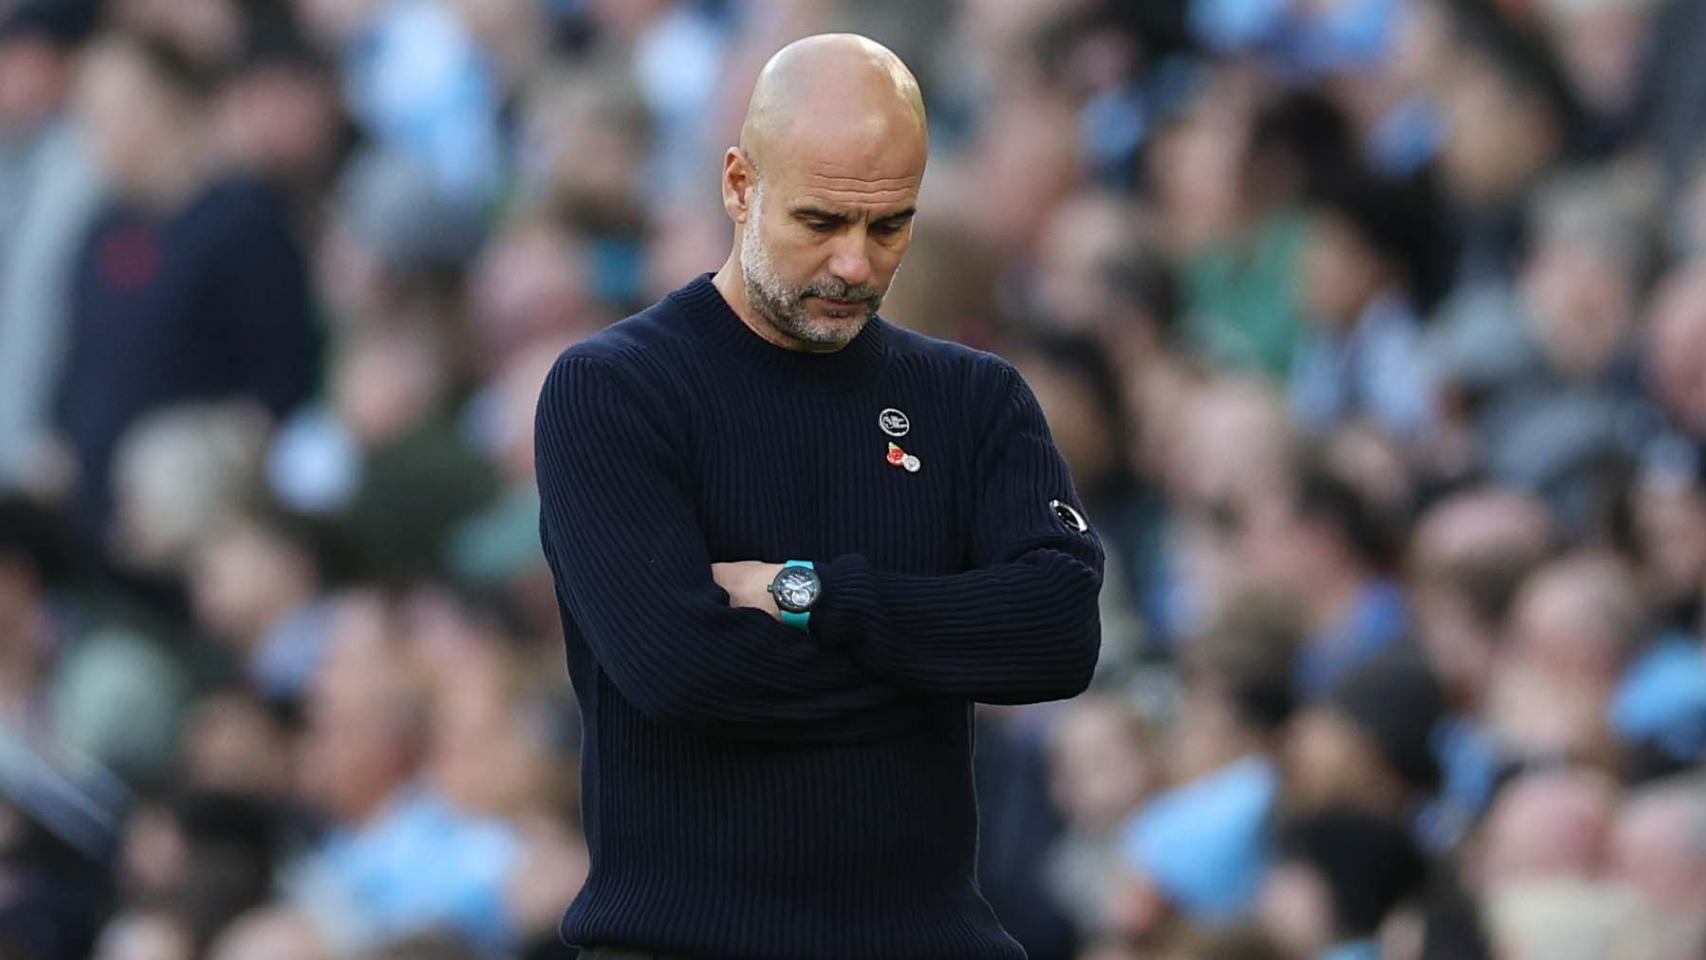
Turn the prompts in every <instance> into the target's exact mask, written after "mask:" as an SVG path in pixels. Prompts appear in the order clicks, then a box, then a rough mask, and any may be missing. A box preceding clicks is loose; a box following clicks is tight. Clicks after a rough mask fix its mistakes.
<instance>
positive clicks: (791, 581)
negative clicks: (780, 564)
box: [772, 567, 818, 613]
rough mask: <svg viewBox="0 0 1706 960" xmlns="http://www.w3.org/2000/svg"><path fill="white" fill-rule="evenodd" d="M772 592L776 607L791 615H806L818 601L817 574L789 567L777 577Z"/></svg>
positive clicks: (800, 568) (807, 569)
mask: <svg viewBox="0 0 1706 960" xmlns="http://www.w3.org/2000/svg"><path fill="white" fill-rule="evenodd" d="M773 586H774V590H773V591H772V592H773V593H774V594H775V596H776V605H777V606H778V607H781V608H782V609H783V610H787V611H789V612H790V613H804V612H805V611H807V610H810V609H811V606H812V604H813V603H814V602H816V600H817V592H818V578H817V573H816V572H815V571H813V570H811V569H809V568H807V567H788V568H786V569H784V570H783V571H782V572H781V573H779V574H777V575H776V580H775V583H774V584H773Z"/></svg>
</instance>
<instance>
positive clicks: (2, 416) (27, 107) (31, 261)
mask: <svg viewBox="0 0 1706 960" xmlns="http://www.w3.org/2000/svg"><path fill="white" fill-rule="evenodd" d="M94 25H95V9H94V7H93V5H92V4H87V3H83V2H80V0H30V2H28V3H17V4H14V5H12V7H11V9H10V10H0V78H4V82H3V83H0V87H3V88H4V89H5V91H6V92H5V93H4V94H0V184H4V185H3V186H0V486H15V485H20V484H28V485H31V486H36V487H52V486H54V485H55V484H56V483H57V482H58V480H59V477H58V476H57V473H58V471H57V470H56V464H55V463H54V456H53V453H52V449H51V442H50V435H51V433H52V430H51V425H52V412H53V388H54V372H55V371H56V370H57V369H58V367H59V362H60V357H61V355H62V354H63V353H64V352H65V351H66V350H67V349H68V348H69V344H70V332H69V330H68V327H69V326H70V318H69V311H68V310H67V304H66V301H65V295H64V294H65V291H66V290H67V289H68V288H69V287H70V284H71V275H72V268H73V263H74V261H75V259H76V252H77V244H78V242H79V241H80V240H81V239H82V235H83V232H84V230H85V229H86V227H87V224H88V222H89V220H90V218H91V217H93V216H94V213H95V210H96V206H97V204H98V202H99V200H100V184H99V179H98V173H97V171H96V168H95V163H94V158H93V156H92V153H91V150H90V146H89V143H88V140H87V137H86V131H84V130H83V129H82V128H81V127H80V126H79V125H78V124H77V123H76V121H75V119H74V117H73V116H72V112H71V109H70V106H71V105H70V99H71V90H72V87H73V85H74V82H75V78H76V70H75V67H76V59H75V58H76V55H77V53H78V51H79V49H80V48H81V46H82V44H83V41H84V40H85V39H86V38H87V35H88V33H89V32H90V30H92V29H93V27H94Z"/></svg>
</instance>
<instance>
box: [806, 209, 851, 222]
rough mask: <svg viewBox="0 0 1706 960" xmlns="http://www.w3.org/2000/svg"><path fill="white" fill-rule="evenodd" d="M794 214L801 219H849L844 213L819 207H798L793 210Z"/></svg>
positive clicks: (831, 220) (830, 220)
mask: <svg viewBox="0 0 1706 960" xmlns="http://www.w3.org/2000/svg"><path fill="white" fill-rule="evenodd" d="M794 216H796V217H798V218H800V219H801V220H828V221H829V222H831V223H846V222H847V221H848V219H849V218H848V216H847V215H846V214H845V213H835V212H834V211H830V210H824V209H821V208H819V207H799V208H797V209H795V210H794Z"/></svg>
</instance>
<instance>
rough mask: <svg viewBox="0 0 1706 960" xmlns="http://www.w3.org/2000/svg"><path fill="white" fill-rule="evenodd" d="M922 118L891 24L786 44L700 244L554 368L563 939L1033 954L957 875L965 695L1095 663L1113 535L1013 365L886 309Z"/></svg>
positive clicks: (963, 836)
mask: <svg viewBox="0 0 1706 960" xmlns="http://www.w3.org/2000/svg"><path fill="white" fill-rule="evenodd" d="M926 139H927V136H926V127H925V118H924V106H923V101H922V99H921V98H920V96H919V92H918V85H917V82H916V81H914V80H913V78H912V75H911V73H910V72H909V71H908V70H907V69H906V67H905V66H904V65H903V64H902V63H901V62H900V61H899V60H898V59H897V58H896V57H895V56H894V54H892V53H891V52H889V51H888V50H886V49H884V48H883V47H881V46H879V45H878V44H875V43H873V42H871V41H870V40H866V39H864V38H862V37H855V36H848V35H832V36H819V37H811V38H807V39H805V40H801V41H799V42H797V43H795V44H792V45H790V46H789V47H787V48H785V49H783V50H782V51H781V52H780V53H778V54H777V55H776V56H775V57H774V58H773V59H772V60H771V61H770V62H769V64H767V65H766V66H765V68H764V70H763V72H762V73H761V74H760V76H759V78H758V82H757V85H756V88H755V89H754V90H753V94H752V101H751V106H750V108H749V112H748V116H747V120H746V123H745V125H744V127H743V129H742V131H741V142H740V145H739V146H737V147H733V148H731V149H730V150H729V151H728V152H727V154H726V155H725V156H724V160H723V171H722V190H723V204H724V206H725V208H726V209H727V210H728V213H729V216H730V218H731V219H733V221H734V224H735V240H734V246H733V249H732V250H731V251H730V253H729V256H728V260H727V261H726V262H725V263H724V264H723V266H722V269H720V270H718V271H717V272H716V273H715V274H714V275H713V274H705V275H703V276H701V277H699V278H698V279H696V280H694V281H693V282H691V283H689V284H687V285H686V286H685V287H682V288H681V289H679V290H676V291H674V292H673V293H671V294H669V296H667V297H665V298H664V299H663V300H662V301H660V302H659V303H657V304H655V305H653V306H652V307H650V308H648V309H646V310H645V311H643V312H641V313H639V314H637V315H636V316H633V317H630V318H628V319H627V320H624V321H622V322H621V323H618V324H616V325H615V326H613V327H611V328H609V329H608V330H605V331H604V332H602V333H600V334H598V335H596V336H594V337H592V338H590V339H588V340H586V341H584V342H582V343H580V344H578V345H576V346H575V347H573V348H571V349H569V350H568V351H566V352H565V353H564V354H563V356H562V357H561V358H559V359H558V361H557V363H556V365H555V367H554V368H553V369H552V371H551V374H550V376H549V377H548V378H547V380H546V383H545V387H544V390H543V393H542V395H541V397H540V401H539V408H538V419H537V431H536V444H537V450H538V458H537V463H538V468H537V469H538V477H539V487H540V492H541V497H542V500H543V509H542V511H541V520H540V529H541V535H542V539H543V541H544V546H545V552H546V556H547V558H548V559H549V561H550V564H551V569H552V573H553V575H554V577H555V580H556V586H557V596H558V601H559V607H560V609H561V613H562V617H563V626H564V636H565V640H566V643H567V647H568V663H569V675H570V678H571V680H572V681H573V683H574V687H575V693H576V696H577V697H578V698H579V701H580V705H581V709H582V713H583V717H584V728H583V729H584V735H583V748H582V766H581V770H582V778H583V786H582V814H583V820H584V826H585V831H586V838H587V847H588V850H589V852H590V854H591V858H592V867H591V872H590V875H589V876H588V878H587V882H586V886H585V888H584V889H583V890H582V892H581V893H580V895H579V896H578V897H577V898H576V899H575V901H574V903H573V904H572V905H571V906H570V907H569V909H568V913H567V915H566V916H565V917H564V920H563V927H562V932H563V935H564V938H565V939H566V940H567V941H568V942H569V943H572V944H575V945H578V946H580V947H582V948H583V953H582V956H583V957H590V958H606V960H609V958H632V957H661V958H672V957H679V958H741V960H765V958H776V960H781V958H811V960H833V958H849V960H851V958H860V960H870V958H876V957H897V958H899V957H904V958H908V960H931V958H943V960H946V958H968V960H969V958H980V960H1002V958H1020V957H1023V956H1024V951H1023V950H1022V949H1021V948H1020V947H1019V945H1018V944H1017V943H1015V942H1014V941H1013V939H1012V938H1011V937H1009V936H1008V935H1007V934H1006V933H1005V932H1003V930H1002V929H1001V926H1000V924H999V923H998V922H997V921H996V919H995V917H994V916H993V915H992V913H991V911H990V908H989V906H988V904H987V903H986V902H985V900H984V899H983V897H982V895H981V894H980V893H979V892H978V888H977V886H976V883H975V880H974V879H973V878H974V876H975V860H976V835H977V807H976V803H975V798H974V796H973V789H972V778H971V749H972V744H971V733H970V731H971V710H972V704H973V703H976V702H984V703H1030V702H1035V701H1042V700H1054V699H1060V698H1064V697H1070V696H1073V695H1074V694H1076V693H1078V692H1079V691H1080V690H1082V689H1084V687H1085V686H1086V684H1087V683H1088V682H1089V679H1090V674H1091V672H1092V670H1093V669H1094V667H1095V663H1096V655H1097V648H1098V643H1099V633H1100V628H1099V624H1098V621H1097V614H1096V595H1097V592H1098V590H1099V588H1100V585H1101V580H1102V548H1101V545H1100V544H1099V542H1098V540H1097V539H1096V536H1095V534H1094V533H1093V532H1092V531H1091V530H1090V528H1089V525H1088V523H1087V522H1086V521H1085V519H1084V514H1083V510H1082V507H1081V506H1080V505H1079V500H1078V497H1077V495H1076V494H1075V493H1074V491H1073V487H1072V481H1071V478H1070V476H1069V475H1068V473H1067V469H1066V466H1065V465H1064V463H1063V462H1062V460H1061V457H1060V455H1059V453H1058V452H1057V451H1056V450H1055V447H1054V443H1053V441H1052V440H1051V438H1050V436H1049V432H1048V428H1047V426H1046V425H1045V424H1044V421H1043V417H1042V413H1041V412H1040V410H1039V408H1038V406H1037V402H1036V400H1035V398H1034V397H1033V396H1032V394H1031V391H1030V390H1029V389H1028V388H1027V387H1026V386H1025V384H1024V382H1023V381H1022V380H1021V379H1020V378H1019V376H1018V375H1017V374H1016V373H1015V372H1014V370H1013V368H1012V367H1011V366H1010V365H1008V364H1007V363H1005V362H1004V361H1002V360H1000V359H998V358H996V357H994V356H991V355H989V354H985V353H979V352H977V351H974V350H969V349H966V348H964V347H961V346H958V345H955V344H951V343H946V342H943V341H938V340H933V339H930V338H927V337H924V336H920V335H918V334H915V333H911V332H909V331H906V330H902V329H899V328H897V327H894V326H892V325H890V324H888V323H887V322H885V321H884V320H883V319H882V318H881V317H880V316H878V314H877V310H878V306H879V305H880V304H881V302H882V298H883V294H884V293H885V292H886V291H887V290H888V287H889V284H890V282H891V281H892V280H893V279H894V275H895V271H896V270H897V269H898V268H899V266H900V261H901V256H902V255H903V254H904V253H905V252H906V246H907V242H908V239H909V238H910V236H911V229H912V218H913V215H914V212H915V207H916V206H917V202H918V188H919V183H920V181H921V179H922V178H923V174H924V162H925V153H926ZM928 279H929V278H924V280H923V281H921V282H928Z"/></svg>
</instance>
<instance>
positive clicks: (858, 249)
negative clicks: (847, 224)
mask: <svg viewBox="0 0 1706 960" xmlns="http://www.w3.org/2000/svg"><path fill="white" fill-rule="evenodd" d="M866 241H867V236H866V233H865V230H864V228H863V227H855V228H854V229H852V230H848V231H846V234H845V235H844V236H842V237H841V238H839V239H838V241H837V243H836V246H835V250H834V252H833V253H831V254H830V257H829V273H830V275H831V276H833V277H835V279H837V280H840V281H841V282H842V283H845V284H847V285H848V286H850V287H857V286H860V285H862V284H865V283H868V282H869V281H870V279H871V254H870V252H869V251H867V250H866V249H865V244H866Z"/></svg>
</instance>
